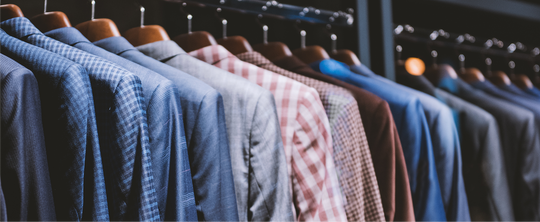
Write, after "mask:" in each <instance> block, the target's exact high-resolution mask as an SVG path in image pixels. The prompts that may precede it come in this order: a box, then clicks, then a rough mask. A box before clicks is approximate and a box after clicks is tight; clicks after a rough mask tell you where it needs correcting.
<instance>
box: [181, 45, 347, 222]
mask: <svg viewBox="0 0 540 222" xmlns="http://www.w3.org/2000/svg"><path fill="white" fill-rule="evenodd" d="M189 54H190V55H192V56H194V57H196V58H198V59H200V60H202V61H205V62H207V63H210V64H212V65H215V66H217V67H219V68H221V69H224V70H227V71H229V72H231V73H234V74H236V75H240V76H242V77H244V78H246V79H248V80H250V81H252V82H254V83H256V84H258V85H260V86H262V87H263V88H265V89H268V90H269V91H270V92H272V94H273V95H274V98H275V101H276V107H277V111H278V116H279V119H280V125H281V136H282V139H283V147H284V148H285V154H286V155H287V162H288V170H289V175H290V181H291V183H292V185H291V187H292V194H293V201H294V203H293V204H294V207H295V208H296V213H297V219H298V220H299V221H347V216H346V214H345V210H344V207H343V199H342V196H341V195H342V194H341V192H340V187H339V182H338V180H337V173H336V169H335V165H334V161H333V149H332V137H331V136H330V124H329V122H328V117H327V116H326V113H325V110H324V107H323V105H322V102H321V100H320V99H319V94H318V93H317V91H316V90H315V89H313V88H311V87H308V86H306V85H304V84H302V83H299V82H297V81H295V80H292V79H289V78H287V77H284V76H282V75H279V74H276V73H273V72H271V71H268V70H265V69H262V68H259V67H257V66H255V65H252V64H249V63H246V62H243V61H242V60H240V59H238V58H236V57H235V56H234V55H232V54H231V53H230V52H229V51H227V49H225V48H224V47H223V46H220V45H212V46H207V47H204V48H202V49H199V50H196V51H193V52H190V53H189ZM238 87H242V86H238Z"/></svg>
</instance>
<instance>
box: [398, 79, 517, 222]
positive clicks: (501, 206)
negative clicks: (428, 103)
mask: <svg viewBox="0 0 540 222" xmlns="http://www.w3.org/2000/svg"><path fill="white" fill-rule="evenodd" d="M398 82H399V83H402V84H404V85H406V86H410V87H411V88H414V89H417V90H420V91H422V92H425V93H428V94H430V95H433V96H434V97H436V98H438V99H439V100H440V101H442V102H444V103H445V104H447V105H448V106H449V107H450V108H452V109H454V110H455V111H456V112H457V114H458V117H459V118H458V119H459V122H458V123H457V126H461V131H462V133H461V139H460V143H461V151H462V152H461V155H462V159H463V169H464V170H463V179H464V182H465V188H466V191H467V199H468V203H469V209H470V214H471V219H472V220H474V221H493V220H512V218H513V217H508V215H502V216H504V217H503V218H500V217H499V215H498V212H505V211H507V209H511V208H512V205H511V202H509V201H507V200H509V199H510V190H509V189H508V181H507V177H506V166H505V163H504V157H503V153H502V148H501V142H500V135H499V126H498V124H497V121H496V120H495V118H494V117H493V116H492V115H491V114H489V113H488V112H486V111H484V110H482V109H481V108H479V107H477V106H475V105H473V104H471V103H468V102H466V101H464V100H462V99H460V98H458V97H456V96H454V95H452V94H450V93H448V92H446V91H443V90H441V89H437V88H435V86H434V85H433V84H432V83H431V82H429V80H428V79H427V78H426V77H425V76H413V75H410V74H407V73H401V74H399V75H398Z"/></svg>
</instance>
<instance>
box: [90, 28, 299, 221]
mask: <svg viewBox="0 0 540 222" xmlns="http://www.w3.org/2000/svg"><path fill="white" fill-rule="evenodd" d="M114 38H117V37H114ZM124 41H125V40H124ZM100 43H102V42H101V41H100V42H96V44H97V45H101V44H100ZM121 44H122V43H120V42H119V41H118V42H116V43H115V44H114V45H116V46H118V45H121ZM111 45H113V44H112V42H111ZM137 49H138V50H139V51H140V52H142V53H144V54H146V55H148V56H150V57H152V58H154V59H157V60H159V61H162V62H164V63H165V64H167V65H170V66H172V67H175V68H177V69H179V70H182V71H184V72H186V73H189V74H190V75H192V76H194V77H196V78H198V79H200V80H201V81H204V82H205V83H207V84H209V85H210V86H212V87H214V88H215V89H216V90H218V91H219V93H221V95H222V96H223V103H224V108H225V120H226V121H227V134H228V136H229V148H230V149H231V162H232V167H233V175H234V182H235V188H236V200H237V203H238V214H239V219H240V221H293V220H294V217H293V214H292V209H291V203H292V200H291V195H290V190H289V178H288V174H287V162H286V159H285V151H284V149H283V142H282V139H281V131H280V128H279V127H280V125H279V119H278V115H277V110H276V105H275V101H274V96H273V95H272V93H270V91H268V90H266V89H263V88H262V87H260V86H258V85H257V84H255V83H251V82H249V81H248V80H246V79H244V78H242V77H240V76H236V75H234V74H232V73H229V72H227V71H225V70H222V69H220V68H217V67H215V66H212V65H210V64H208V63H205V62H203V61H200V60H198V59H196V58H193V57H192V56H190V55H188V54H187V53H186V52H185V51H184V50H183V49H182V48H180V47H179V46H178V45H177V44H176V43H175V42H174V41H170V40H169V41H159V42H154V43H149V44H146V45H142V46H138V47H137ZM117 51H123V52H122V53H121V55H125V54H126V53H128V52H130V51H129V50H122V49H118V50H117ZM134 53H135V52H134ZM239 86H242V87H239Z"/></svg>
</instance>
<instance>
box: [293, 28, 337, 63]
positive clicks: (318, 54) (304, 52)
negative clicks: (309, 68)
mask: <svg viewBox="0 0 540 222" xmlns="http://www.w3.org/2000/svg"><path fill="white" fill-rule="evenodd" d="M300 36H301V37H302V38H301V40H302V41H301V47H300V48H298V49H295V50H293V55H295V56H296V57H298V58H299V59H300V60H302V62H304V63H306V64H311V63H313V62H317V61H320V60H324V59H329V58H330V56H329V55H328V53H327V52H326V50H324V48H323V47H320V46H318V45H312V46H308V47H306V31H304V30H302V31H301V32H300Z"/></svg>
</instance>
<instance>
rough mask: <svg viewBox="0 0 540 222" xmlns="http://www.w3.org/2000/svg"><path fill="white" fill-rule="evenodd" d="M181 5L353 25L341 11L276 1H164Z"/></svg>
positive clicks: (352, 21)
mask: <svg viewBox="0 0 540 222" xmlns="http://www.w3.org/2000/svg"><path fill="white" fill-rule="evenodd" d="M164 1H166V2H174V3H179V4H183V5H184V6H186V5H190V6H197V7H211V8H220V9H221V10H228V11H235V12H238V13H243V14H254V15H262V16H266V17H271V18H276V19H282V20H293V21H303V22H307V23H314V24H329V25H335V26H344V27H350V26H352V25H353V23H354V18H353V16H352V15H351V13H353V11H352V9H351V10H350V13H346V12H343V11H337V12H335V11H329V10H322V9H316V8H314V7H301V6H295V5H289V4H282V3H279V2H277V1H262V0H197V1H194V0H164Z"/></svg>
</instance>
